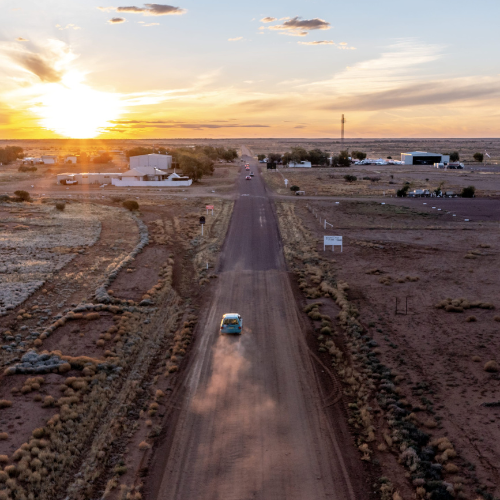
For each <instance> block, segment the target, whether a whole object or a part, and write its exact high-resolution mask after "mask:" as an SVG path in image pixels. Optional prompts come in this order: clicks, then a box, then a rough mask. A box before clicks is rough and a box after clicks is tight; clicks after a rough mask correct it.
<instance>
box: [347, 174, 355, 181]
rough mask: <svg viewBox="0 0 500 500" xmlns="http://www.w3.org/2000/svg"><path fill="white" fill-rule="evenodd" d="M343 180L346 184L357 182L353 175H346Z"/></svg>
mask: <svg viewBox="0 0 500 500" xmlns="http://www.w3.org/2000/svg"><path fill="white" fill-rule="evenodd" d="M344 180H345V181H346V182H356V181H357V180H358V178H357V177H356V176H355V175H350V174H347V175H344Z"/></svg>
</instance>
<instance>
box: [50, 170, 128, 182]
mask: <svg viewBox="0 0 500 500" xmlns="http://www.w3.org/2000/svg"><path fill="white" fill-rule="evenodd" d="M121 176H122V174H120V173H112V172H109V173H102V172H99V173H94V172H83V173H76V174H74V173H67V174H58V175H57V184H66V181H72V182H70V184H99V185H102V184H111V180H112V179H114V178H115V177H121ZM74 181H76V182H74Z"/></svg>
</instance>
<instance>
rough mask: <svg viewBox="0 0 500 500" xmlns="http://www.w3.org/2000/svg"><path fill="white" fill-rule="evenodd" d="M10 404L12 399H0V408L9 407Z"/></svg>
mask: <svg viewBox="0 0 500 500" xmlns="http://www.w3.org/2000/svg"><path fill="white" fill-rule="evenodd" d="M11 406H12V401H9V400H7V399H0V408H10V407H11Z"/></svg>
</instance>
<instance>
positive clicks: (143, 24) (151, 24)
mask: <svg viewBox="0 0 500 500" xmlns="http://www.w3.org/2000/svg"><path fill="white" fill-rule="evenodd" d="M139 22H140V23H141V24H142V27H143V28H147V27H148V26H160V23H144V22H142V21H139Z"/></svg>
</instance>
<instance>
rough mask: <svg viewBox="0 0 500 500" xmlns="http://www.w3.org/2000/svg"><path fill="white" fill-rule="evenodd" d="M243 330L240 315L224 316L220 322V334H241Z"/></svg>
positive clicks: (229, 314) (228, 314) (230, 314)
mask: <svg viewBox="0 0 500 500" xmlns="http://www.w3.org/2000/svg"><path fill="white" fill-rule="evenodd" d="M242 329H243V320H242V319H241V316H240V315H239V314H238V313H227V314H224V316H222V321H221V322H220V333H234V334H241V331H242Z"/></svg>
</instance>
